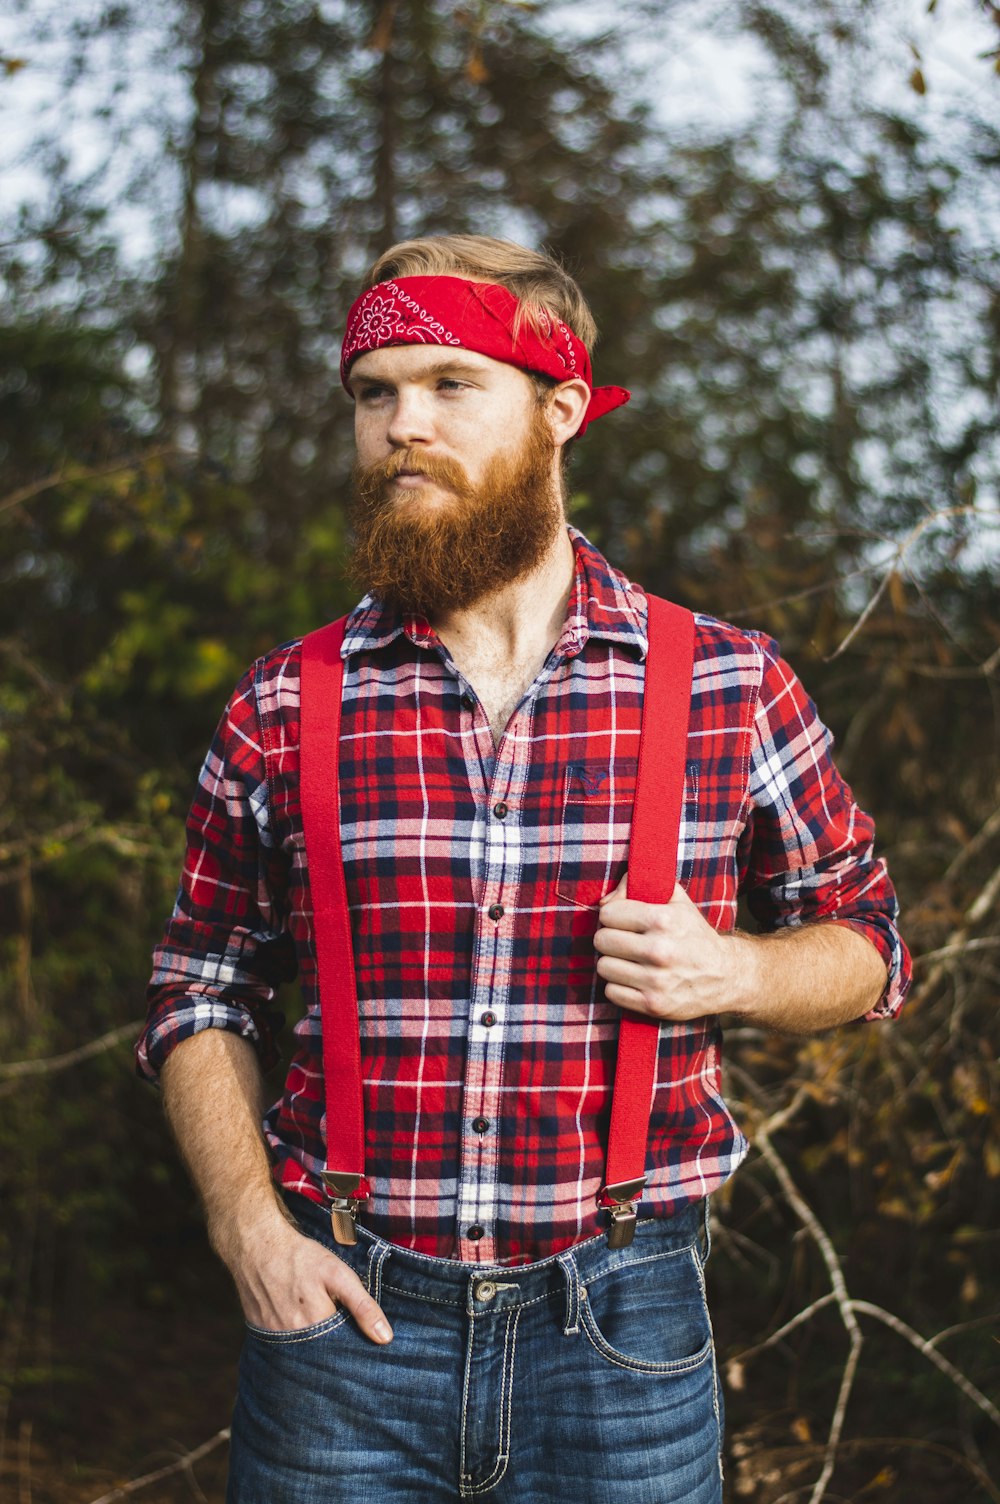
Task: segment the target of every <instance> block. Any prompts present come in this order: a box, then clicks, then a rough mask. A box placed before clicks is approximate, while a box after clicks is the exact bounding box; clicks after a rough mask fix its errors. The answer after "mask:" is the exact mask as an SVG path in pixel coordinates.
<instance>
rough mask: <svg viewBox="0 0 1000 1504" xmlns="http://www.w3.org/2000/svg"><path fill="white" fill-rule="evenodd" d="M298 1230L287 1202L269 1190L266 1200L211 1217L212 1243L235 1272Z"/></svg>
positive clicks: (210, 1238)
mask: <svg viewBox="0 0 1000 1504" xmlns="http://www.w3.org/2000/svg"><path fill="white" fill-rule="evenodd" d="M295 1226H296V1224H295V1222H294V1220H293V1218H292V1215H291V1213H290V1212H289V1211H288V1209H287V1208H286V1206H285V1204H284V1202H282V1201H281V1200H279V1198H278V1196H277V1195H276V1194H275V1193H274V1192H273V1190H271V1188H270V1187H269V1188H268V1195H267V1197H266V1198H257V1200H256V1201H254V1202H252V1203H250V1202H244V1204H243V1205H241V1206H237V1207H235V1208H230V1209H227V1210H226V1211H225V1212H221V1213H219V1214H218V1215H216V1216H214V1217H211V1218H210V1219H209V1221H208V1240H209V1243H210V1244H211V1245H212V1248H213V1249H214V1250H215V1253H216V1254H217V1255H218V1257H219V1258H220V1259H221V1260H222V1262H223V1263H224V1264H225V1265H226V1267H227V1268H228V1269H229V1270H230V1271H231V1272H235V1270H236V1269H239V1268H241V1267H243V1265H244V1264H245V1263H246V1262H247V1261H248V1259H252V1258H253V1257H254V1256H255V1255H256V1253H257V1252H258V1251H259V1250H260V1249H262V1248H266V1247H268V1246H273V1245H274V1244H275V1243H276V1242H278V1241H280V1239H281V1238H282V1237H284V1236H286V1235H287V1233H288V1232H289V1230H295Z"/></svg>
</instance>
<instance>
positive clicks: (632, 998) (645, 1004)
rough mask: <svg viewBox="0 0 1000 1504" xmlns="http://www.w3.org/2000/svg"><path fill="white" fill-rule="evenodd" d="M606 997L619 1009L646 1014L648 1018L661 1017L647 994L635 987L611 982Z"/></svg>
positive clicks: (605, 990)
mask: <svg viewBox="0 0 1000 1504" xmlns="http://www.w3.org/2000/svg"><path fill="white" fill-rule="evenodd" d="M604 995H605V997H606V998H607V1000H608V1002H609V1003H614V1004H615V1006H616V1007H617V1008H624V1009H626V1011H627V1012H629V1013H644V1014H645V1015H646V1016H647V1018H652V1017H656V1018H659V1017H660V1016H661V1015H660V1014H659V1012H658V1011H656V1010H654V1008H653V1007H652V1005H651V1004H650V1003H649V1001H648V1000H647V998H646V995H645V993H643V992H638V991H636V989H635V988H634V987H624V986H622V984H621V983H620V982H611V983H610V984H609V985H608V986H607V987H605V989H604Z"/></svg>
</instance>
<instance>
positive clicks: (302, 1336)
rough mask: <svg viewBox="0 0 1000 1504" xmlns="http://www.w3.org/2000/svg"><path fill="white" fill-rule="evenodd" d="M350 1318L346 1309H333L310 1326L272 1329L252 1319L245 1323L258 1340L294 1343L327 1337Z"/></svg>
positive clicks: (252, 1335) (249, 1331)
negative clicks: (258, 1324)
mask: <svg viewBox="0 0 1000 1504" xmlns="http://www.w3.org/2000/svg"><path fill="white" fill-rule="evenodd" d="M347 1319H348V1312H347V1311H344V1310H339V1309H338V1310H336V1311H331V1312H330V1314H329V1316H324V1317H323V1320H322V1321H314V1322H312V1323H311V1324H310V1325H309V1326H300V1327H288V1328H287V1329H285V1330H283V1331H271V1330H270V1328H268V1327H266V1326H254V1324H253V1322H252V1321H247V1322H245V1323H244V1325H245V1326H246V1330H247V1332H248V1334H249V1335H250V1336H251V1337H254V1338H256V1339H257V1341H258V1342H273V1343H281V1344H287V1345H292V1344H294V1343H296V1342H314V1341H315V1340H316V1338H317V1337H325V1336H327V1335H328V1333H330V1332H335V1331H336V1330H337V1328H338V1327H341V1326H343V1325H344V1323H345V1322H346V1321H347Z"/></svg>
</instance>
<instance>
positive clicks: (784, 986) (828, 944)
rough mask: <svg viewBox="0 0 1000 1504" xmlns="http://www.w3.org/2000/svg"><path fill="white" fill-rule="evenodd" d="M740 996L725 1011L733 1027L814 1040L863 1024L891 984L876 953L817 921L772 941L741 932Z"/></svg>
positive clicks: (856, 937) (849, 933)
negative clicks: (826, 1032)
mask: <svg viewBox="0 0 1000 1504" xmlns="http://www.w3.org/2000/svg"><path fill="white" fill-rule="evenodd" d="M728 938H729V939H730V940H731V942H732V944H733V946H734V947H735V949H734V952H733V956H734V959H736V964H735V966H734V967H733V972H732V975H733V979H734V990H733V993H732V996H731V998H730V1000H729V1002H728V1004H727V1006H726V1007H725V1008H724V1009H723V1010H722V1011H723V1012H724V1014H725V1016H726V1019H727V1021H728V1022H730V1023H738V1022H743V1023H754V1024H759V1025H761V1026H762V1027H764V1028H768V1029H780V1030H782V1031H784V1032H786V1033H789V1034H811V1033H814V1032H816V1031H819V1030H822V1029H830V1028H834V1027H835V1026H836V1025H838V1024H845V1023H849V1022H850V1021H851V1020H853V1019H856V1018H861V1017H862V1016H863V1015H864V1014H866V1013H867V1012H869V1010H870V1009H872V1008H874V1006H875V1004H876V1003H877V1002H878V1000H879V997H880V996H881V994H882V990H883V988H884V987H885V982H886V967H885V962H884V961H883V960H882V957H881V956H880V955H879V953H878V951H877V950H876V948H875V946H874V945H872V944H871V942H870V941H868V940H866V939H865V937H864V936H863V935H861V934H859V933H858V931H857V930H854V929H851V928H850V927H849V926H847V925H844V924H836V923H832V922H825V923H824V922H822V921H819V922H817V923H815V924H807V925H802V926H800V927H798V928H795V929H784V930H778V931H776V932H774V933H773V934H769V935H750V934H746V933H743V932H739V933H737V934H735V935H733V936H731V937H728Z"/></svg>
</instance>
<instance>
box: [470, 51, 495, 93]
mask: <svg viewBox="0 0 1000 1504" xmlns="http://www.w3.org/2000/svg"><path fill="white" fill-rule="evenodd" d="M465 76H466V78H467V79H468V80H469V82H470V84H486V83H489V80H490V70H489V69H488V68H487V66H486V64H485V63H484V62H483V60H482V57H481V56H480V54H479V51H478V49H477V51H475V52H474V53H473V54H472V55H471V57H470V58H469V61H468V62H467V63H466V65H465Z"/></svg>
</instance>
